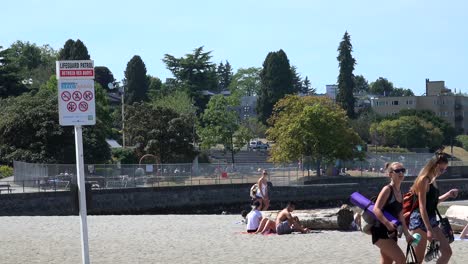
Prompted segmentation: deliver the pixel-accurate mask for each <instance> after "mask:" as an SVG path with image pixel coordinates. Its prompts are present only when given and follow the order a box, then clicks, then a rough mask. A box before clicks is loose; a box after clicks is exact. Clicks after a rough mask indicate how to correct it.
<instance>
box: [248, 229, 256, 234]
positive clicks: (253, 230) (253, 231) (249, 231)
mask: <svg viewBox="0 0 468 264" xmlns="http://www.w3.org/2000/svg"><path fill="white" fill-rule="evenodd" d="M255 232H257V229H252V230H247V233H255Z"/></svg>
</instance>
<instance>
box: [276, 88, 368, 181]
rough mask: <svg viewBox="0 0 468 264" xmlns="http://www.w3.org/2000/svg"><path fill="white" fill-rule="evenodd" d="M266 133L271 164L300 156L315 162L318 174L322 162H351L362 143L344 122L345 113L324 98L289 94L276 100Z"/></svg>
mask: <svg viewBox="0 0 468 264" xmlns="http://www.w3.org/2000/svg"><path fill="white" fill-rule="evenodd" d="M269 122H270V124H271V127H270V128H269V129H268V130H267V136H268V139H270V140H273V141H275V142H276V143H275V145H274V146H273V147H272V149H271V160H272V161H274V162H294V161H297V160H298V159H300V158H301V157H302V156H309V157H311V158H312V159H314V160H316V161H317V174H318V175H320V163H321V162H322V160H325V161H334V160H335V159H352V158H354V157H357V156H358V155H359V153H358V152H357V150H356V146H357V145H359V144H362V141H361V139H360V138H359V136H358V135H357V134H356V132H354V131H353V130H352V129H351V128H350V127H349V123H348V118H347V116H346V113H345V111H343V110H342V109H341V108H340V107H339V106H337V105H336V104H334V103H333V102H332V101H331V100H330V99H328V98H323V97H322V98H321V97H312V96H304V97H299V96H297V95H289V96H286V97H285V98H284V99H281V100H280V101H278V103H277V104H276V105H275V108H274V112H273V115H272V117H271V118H270V119H269Z"/></svg>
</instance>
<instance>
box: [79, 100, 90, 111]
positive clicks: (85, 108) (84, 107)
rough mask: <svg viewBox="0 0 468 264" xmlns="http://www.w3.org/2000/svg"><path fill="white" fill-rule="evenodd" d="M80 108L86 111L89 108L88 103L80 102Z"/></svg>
mask: <svg viewBox="0 0 468 264" xmlns="http://www.w3.org/2000/svg"><path fill="white" fill-rule="evenodd" d="M78 108H79V109H80V111H81V112H86V110H88V103H86V102H80V104H79V105H78Z"/></svg>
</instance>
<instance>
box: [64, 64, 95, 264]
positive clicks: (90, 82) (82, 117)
mask: <svg viewBox="0 0 468 264" xmlns="http://www.w3.org/2000/svg"><path fill="white" fill-rule="evenodd" d="M56 70H57V79H58V101H59V123H60V125H62V126H74V127H75V151H76V170H77V173H76V177H77V179H76V181H77V183H78V190H79V192H78V195H79V199H78V200H79V207H80V210H79V211H80V226H81V229H80V231H81V249H82V251H81V253H82V260H83V263H84V264H89V263H90V261H89V246H88V221H87V209H86V187H85V174H84V162H83V131H82V129H83V128H82V126H83V125H95V124H96V110H95V109H96V107H95V100H94V97H95V96H94V62H93V61H92V60H84V61H57V62H56Z"/></svg>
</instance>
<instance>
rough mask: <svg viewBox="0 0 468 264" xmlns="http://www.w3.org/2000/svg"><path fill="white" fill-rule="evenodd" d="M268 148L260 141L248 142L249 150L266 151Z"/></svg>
mask: <svg viewBox="0 0 468 264" xmlns="http://www.w3.org/2000/svg"><path fill="white" fill-rule="evenodd" d="M269 147H270V146H269V145H268V143H267V144H265V143H263V142H262V141H260V140H254V141H250V143H249V148H250V149H268V148H269Z"/></svg>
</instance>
